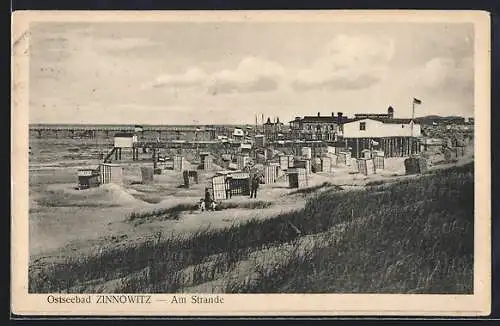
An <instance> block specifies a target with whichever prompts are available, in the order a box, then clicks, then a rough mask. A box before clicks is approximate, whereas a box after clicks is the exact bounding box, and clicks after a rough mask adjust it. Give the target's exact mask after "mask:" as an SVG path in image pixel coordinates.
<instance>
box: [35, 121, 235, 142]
mask: <svg viewBox="0 0 500 326" xmlns="http://www.w3.org/2000/svg"><path fill="white" fill-rule="evenodd" d="M135 129H136V128H135V126H133V125H129V126H127V125H51V124H30V126H29V133H30V137H33V138H90V139H92V138H110V137H113V135H114V134H115V133H117V132H135ZM231 131H232V129H231V127H228V126H213V125H203V126H172V125H143V126H142V129H141V131H139V134H140V135H141V136H143V137H145V138H151V139H156V138H159V139H162V140H163V139H186V138H188V139H194V136H195V135H196V136H197V137H198V139H203V140H212V139H215V138H216V137H217V135H225V134H230V132H231Z"/></svg>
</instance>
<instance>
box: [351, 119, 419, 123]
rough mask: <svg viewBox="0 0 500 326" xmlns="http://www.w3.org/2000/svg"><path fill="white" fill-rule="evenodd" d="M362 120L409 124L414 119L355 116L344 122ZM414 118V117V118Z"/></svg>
mask: <svg viewBox="0 0 500 326" xmlns="http://www.w3.org/2000/svg"><path fill="white" fill-rule="evenodd" d="M361 120H375V121H380V122H382V123H390V124H409V123H410V122H411V121H412V119H409V118H407V119H395V118H392V119H391V118H354V119H348V121H345V122H344V123H350V122H354V121H361ZM413 120H414V119H413Z"/></svg>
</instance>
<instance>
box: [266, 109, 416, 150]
mask: <svg viewBox="0 0 500 326" xmlns="http://www.w3.org/2000/svg"><path fill="white" fill-rule="evenodd" d="M420 132H421V131H420V125H419V124H417V123H414V121H413V120H412V119H396V118H394V108H392V107H389V108H388V109H387V113H383V114H380V113H358V114H355V115H354V117H347V116H344V115H343V113H342V112H338V113H337V114H335V113H334V112H332V114H331V115H329V116H321V114H320V113H319V112H318V114H317V115H316V116H305V117H296V118H295V119H294V120H292V121H290V122H289V126H288V128H285V126H284V124H283V123H281V122H280V121H279V119H277V120H276V121H275V122H271V121H270V119H268V120H267V122H266V123H264V125H263V134H264V136H265V137H266V139H268V140H279V139H300V140H319V141H328V142H336V141H339V140H341V139H343V138H363V137H366V138H374V137H375V138H376V137H411V136H413V137H419V136H420Z"/></svg>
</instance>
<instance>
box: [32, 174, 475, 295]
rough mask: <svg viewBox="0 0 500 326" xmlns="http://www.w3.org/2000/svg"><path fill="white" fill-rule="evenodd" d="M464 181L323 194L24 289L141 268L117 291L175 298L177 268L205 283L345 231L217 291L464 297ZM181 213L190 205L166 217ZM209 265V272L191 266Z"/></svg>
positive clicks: (111, 254)
mask: <svg viewBox="0 0 500 326" xmlns="http://www.w3.org/2000/svg"><path fill="white" fill-rule="evenodd" d="M473 173H474V172H473V164H469V165H465V166H461V167H455V168H451V169H447V170H441V171H436V172H432V173H429V174H428V175H425V176H422V177H420V178H417V179H411V180H404V181H399V182H396V183H394V184H385V185H379V186H373V187H370V188H369V189H366V190H356V191H347V192H338V191H336V190H335V189H326V190H325V191H323V192H321V193H316V194H313V195H311V196H310V197H309V198H308V200H307V202H306V205H305V207H304V208H303V209H300V210H297V211H292V212H288V213H283V214H280V215H278V216H275V217H273V218H271V219H265V220H250V221H247V222H244V223H241V224H238V225H233V226H231V227H227V228H225V229H220V230H200V231H199V232H197V233H196V234H194V235H192V236H190V237H188V238H185V237H180V236H176V237H169V238H165V239H162V238H161V237H158V238H157V239H156V240H154V241H149V242H144V243H138V244H135V245H133V246H124V247H123V246H122V247H116V248H112V249H107V250H103V251H102V252H101V253H99V254H95V255H90V256H86V257H80V258H79V259H73V258H71V259H70V258H68V259H67V260H66V261H64V262H62V263H59V264H51V265H44V266H36V265H35V264H34V265H32V266H30V273H29V291H30V292H32V293H33V292H34V293H47V292H67V291H71V289H74V288H75V286H78V285H82V284H85V283H86V282H89V281H92V280H100V281H101V282H106V281H109V280H114V279H118V278H121V277H125V276H127V275H131V274H133V273H137V272H140V271H141V270H144V269H147V270H148V271H149V272H148V273H147V275H148V276H147V277H141V278H139V279H135V280H134V281H130V280H129V281H127V282H124V284H123V286H121V288H120V289H119V291H120V292H167V293H168V292H170V293H172V292H178V291H182V287H183V284H184V283H183V282H184V281H183V277H184V276H183V273H182V270H183V269H185V268H187V267H189V266H194V269H193V271H192V275H195V274H196V275H204V276H203V277H201V276H200V277H198V278H196V277H194V276H193V278H194V281H193V280H191V283H197V282H198V283H201V282H208V281H210V280H211V279H213V278H214V277H215V275H223V274H224V273H225V272H227V271H230V270H231V269H232V268H233V267H234V266H235V264H236V263H237V262H238V261H241V260H244V259H245V258H246V257H247V256H248V255H249V253H251V252H252V251H256V250H259V249H261V248H265V247H273V246H278V245H280V244H285V243H293V241H296V240H297V239H299V238H300V237H303V236H305V235H314V234H317V233H320V232H325V231H328V230H330V229H331V228H332V227H334V226H336V225H339V224H340V223H345V224H346V229H345V231H344V232H342V233H341V235H339V236H338V237H336V238H335V239H330V240H329V242H328V243H329V244H330V242H331V245H328V246H326V247H324V246H313V248H312V249H311V250H309V251H307V252H306V253H301V254H297V255H295V256H293V257H292V259H290V261H288V262H287V264H285V265H283V266H275V267H274V268H271V269H270V272H267V273H263V274H262V275H261V276H260V278H259V279H258V280H256V281H255V282H252V283H248V284H247V283H244V282H243V283H232V284H230V285H228V286H227V287H226V289H225V292H237V293H244V292H290V293H292V292H336V293H349V292H351V293H352V292H365V293H367V292H377V293H380V292H384V293H471V292H472V284H473V282H472V276H473V269H472V267H473V233H474V232H473V229H474V224H473V223H474V175H473ZM255 203H256V202H255ZM182 209H189V207H186V206H179V207H177V208H171V211H169V212H168V213H169V214H170V213H171V214H175V212H178V211H182ZM164 213H165V211H162V212H161V214H164ZM135 218H137V217H135ZM214 257H217V258H214ZM214 259H215V260H216V262H217V263H216V264H212V265H211V266H212V267H211V268H207V267H203V266H204V265H200V264H204V263H208V262H212V263H213V262H214ZM73 291H74V290H73ZM85 291H88V290H86V288H85V287H81V288H79V290H78V292H85Z"/></svg>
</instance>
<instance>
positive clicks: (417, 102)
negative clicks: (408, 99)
mask: <svg viewBox="0 0 500 326" xmlns="http://www.w3.org/2000/svg"><path fill="white" fill-rule="evenodd" d="M413 104H422V101H420V100H419V99H418V98H413Z"/></svg>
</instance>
